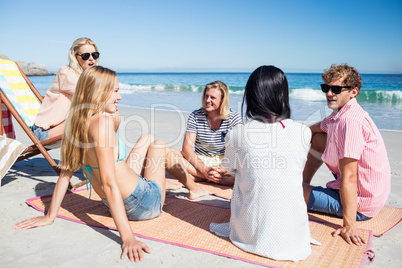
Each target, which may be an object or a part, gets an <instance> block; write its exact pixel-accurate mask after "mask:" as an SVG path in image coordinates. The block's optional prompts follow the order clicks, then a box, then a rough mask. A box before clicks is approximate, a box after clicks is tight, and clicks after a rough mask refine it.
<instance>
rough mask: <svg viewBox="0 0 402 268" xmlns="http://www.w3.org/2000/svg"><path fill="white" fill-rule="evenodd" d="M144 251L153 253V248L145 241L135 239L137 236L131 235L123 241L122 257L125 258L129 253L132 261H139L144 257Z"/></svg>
mask: <svg viewBox="0 0 402 268" xmlns="http://www.w3.org/2000/svg"><path fill="white" fill-rule="evenodd" d="M143 251H144V252H146V253H148V254H150V253H151V250H150V249H149V248H148V246H147V245H146V244H145V243H143V242H141V241H138V240H137V239H135V237H131V238H129V239H126V241H123V246H122V253H121V256H120V258H121V259H124V257H125V256H126V255H128V258H129V260H130V261H131V262H139V261H142V260H143V259H144V254H143V253H142V252H143Z"/></svg>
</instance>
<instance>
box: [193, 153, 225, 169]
mask: <svg viewBox="0 0 402 268" xmlns="http://www.w3.org/2000/svg"><path fill="white" fill-rule="evenodd" d="M197 156H198V158H200V159H201V161H202V162H204V164H205V165H206V166H207V167H212V166H222V160H223V155H215V156H206V155H199V154H197Z"/></svg>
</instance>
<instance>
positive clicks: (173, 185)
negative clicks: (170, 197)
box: [166, 180, 183, 190]
mask: <svg viewBox="0 0 402 268" xmlns="http://www.w3.org/2000/svg"><path fill="white" fill-rule="evenodd" d="M182 187H183V184H181V183H175V182H172V181H169V180H166V190H178V189H180V188H182Z"/></svg>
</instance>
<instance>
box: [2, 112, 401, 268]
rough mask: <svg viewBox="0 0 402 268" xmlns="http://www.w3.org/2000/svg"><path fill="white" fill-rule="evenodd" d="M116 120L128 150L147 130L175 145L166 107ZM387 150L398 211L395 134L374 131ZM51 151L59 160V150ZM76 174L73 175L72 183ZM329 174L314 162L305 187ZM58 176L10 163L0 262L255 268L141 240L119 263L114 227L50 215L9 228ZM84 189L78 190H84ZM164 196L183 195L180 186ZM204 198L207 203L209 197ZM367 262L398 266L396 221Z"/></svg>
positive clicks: (30, 213) (174, 117)
mask: <svg viewBox="0 0 402 268" xmlns="http://www.w3.org/2000/svg"><path fill="white" fill-rule="evenodd" d="M120 113H121V115H122V124H121V129H120V131H119V135H120V136H121V137H122V139H123V140H124V141H125V142H126V145H127V147H128V149H131V148H132V146H133V145H134V143H135V141H136V140H137V139H138V137H139V136H140V135H141V133H143V132H151V133H153V134H154V135H155V137H156V138H157V139H162V140H164V141H165V142H167V143H168V144H169V145H170V146H171V147H174V148H176V149H181V145H182V138H183V136H184V131H185V123H186V118H187V117H186V116H184V115H182V114H181V113H179V112H172V111H151V110H149V109H137V108H128V107H121V108H120ZM14 126H15V127H16V134H17V139H18V140H20V141H21V142H23V143H24V144H26V145H28V144H30V141H29V138H28V137H27V136H26V135H25V134H24V132H23V131H22V130H21V128H20V127H19V126H18V125H16V124H14ZM381 133H382V135H383V138H384V140H385V143H386V147H387V150H388V157H389V160H390V163H391V170H392V190H391V195H390V196H389V198H388V201H387V205H389V206H393V207H399V208H402V194H401V193H402V145H401V140H402V132H395V131H381ZM50 154H51V155H52V156H53V157H54V158H55V159H57V160H59V159H60V150H59V149H57V150H52V151H50ZM82 179H83V175H82V173H80V172H76V173H75V177H74V178H73V183H77V182H78V181H79V180H82ZM329 179H332V176H331V174H330V173H329V171H328V170H327V169H326V168H325V167H321V168H320V170H319V171H318V173H317V174H316V176H315V177H314V179H313V181H312V184H314V185H325V183H326V182H327V180H329ZM56 180H57V176H56V174H55V173H54V171H53V170H52V169H51V167H50V165H49V164H48V163H47V161H46V160H45V159H44V158H43V157H42V156H36V157H35V158H31V159H29V160H25V161H22V162H19V163H16V164H15V165H14V166H13V167H12V168H11V169H10V170H9V172H8V173H7V174H6V176H5V177H4V178H3V179H2V181H1V187H0V226H1V227H2V228H1V229H0V237H1V240H0V241H1V243H0V267H72V266H73V267H149V268H151V267H152V268H153V267H175V268H176V267H205V266H206V265H207V266H209V267H231V268H236V267H258V266H257V265H254V264H249V263H246V262H243V261H239V260H234V259H229V258H226V257H221V256H218V255H214V254H210V253H206V252H201V251H196V250H191V249H187V248H183V247H179V246H172V245H169V244H165V243H161V242H155V241H152V240H147V239H142V238H139V240H141V241H143V242H145V243H146V244H147V245H148V246H149V248H150V249H151V252H152V253H151V254H149V255H148V254H145V259H144V261H143V262H141V263H137V264H133V263H130V262H129V261H128V259H127V258H125V259H124V260H120V254H121V248H120V243H121V240H120V237H119V234H118V232H117V231H111V230H107V229H103V228H97V227H91V226H86V225H83V224H78V223H74V222H71V221H67V220H63V219H59V218H57V219H56V220H55V222H54V223H53V224H52V225H50V226H46V227H42V228H35V229H31V230H27V231H21V230H14V229H13V228H12V226H13V225H14V224H15V223H17V222H20V221H22V220H24V219H26V218H30V217H34V216H39V215H43V214H42V213H41V212H39V211H37V210H35V209H33V208H31V207H29V206H28V205H27V204H26V203H25V200H26V199H29V198H33V197H36V196H42V195H48V194H52V192H53V188H54V186H55V183H56ZM84 187H85V186H83V187H81V188H84ZM169 195H177V196H180V197H182V198H187V197H188V192H187V190H186V189H182V190H179V191H175V192H174V193H173V192H171V193H169ZM203 200H214V202H215V203H216V205H219V206H229V201H227V200H223V199H219V198H217V197H214V196H208V197H205V198H203ZM209 202H211V201H209ZM372 250H373V251H374V252H375V259H374V262H373V263H372V264H370V265H367V266H368V267H388V268H390V267H400V266H401V263H402V254H401V253H402V225H399V226H398V227H396V228H395V229H393V230H391V231H390V232H389V233H387V234H385V235H384V236H382V237H380V238H377V237H374V238H373V243H372Z"/></svg>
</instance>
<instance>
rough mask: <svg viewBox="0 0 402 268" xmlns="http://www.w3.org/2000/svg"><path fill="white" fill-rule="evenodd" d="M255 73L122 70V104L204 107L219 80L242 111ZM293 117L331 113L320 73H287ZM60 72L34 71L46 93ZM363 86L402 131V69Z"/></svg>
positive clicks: (386, 120)
mask: <svg viewBox="0 0 402 268" xmlns="http://www.w3.org/2000/svg"><path fill="white" fill-rule="evenodd" d="M249 75H250V73H118V79H119V86H120V93H121V96H122V100H121V101H120V102H119V104H120V105H123V106H130V107H139V108H151V109H160V110H166V111H175V112H177V111H182V112H186V113H189V112H192V111H194V110H196V109H198V108H200V107H201V98H202V90H203V88H204V85H205V84H207V83H209V82H213V81H216V80H220V81H222V82H224V83H226V84H227V85H228V87H229V91H230V95H229V102H230V107H231V109H232V110H234V111H237V112H239V113H242V101H243V93H244V87H245V85H246V83H247V80H248V77H249ZM286 76H287V79H288V83H289V94H290V95H289V96H290V107H291V118H292V119H293V120H295V121H299V122H302V123H305V124H312V123H314V122H318V121H320V120H322V119H323V118H325V117H326V116H327V115H329V114H330V113H331V112H332V110H329V109H328V107H327V105H326V99H325V94H324V93H323V92H322V91H321V89H320V84H321V83H323V82H322V79H321V74H318V73H286ZM54 77H55V76H30V77H29V79H30V80H31V82H32V83H33V84H34V86H35V87H36V88H37V89H38V90H39V92H40V93H41V94H42V95H45V94H46V91H47V89H48V88H49V87H50V85H51V83H52V81H53V79H54ZM362 79H363V87H362V88H361V90H360V95H359V96H358V98H357V101H358V103H359V104H360V105H361V106H362V107H363V109H364V110H366V111H367V112H368V113H369V115H370V117H371V118H372V119H373V121H374V122H375V124H376V125H377V127H378V128H379V129H383V130H396V131H402V75H399V74H362Z"/></svg>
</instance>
